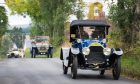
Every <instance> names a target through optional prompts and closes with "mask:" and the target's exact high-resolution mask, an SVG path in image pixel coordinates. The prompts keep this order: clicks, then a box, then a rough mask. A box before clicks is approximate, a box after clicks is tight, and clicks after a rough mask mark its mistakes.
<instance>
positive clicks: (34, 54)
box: [32, 49, 36, 58]
mask: <svg viewBox="0 0 140 84" xmlns="http://www.w3.org/2000/svg"><path fill="white" fill-rule="evenodd" d="M32 56H33V58H36V53H35V49H33V52H32Z"/></svg>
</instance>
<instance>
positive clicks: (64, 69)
mask: <svg viewBox="0 0 140 84" xmlns="http://www.w3.org/2000/svg"><path fill="white" fill-rule="evenodd" d="M67 72H68V67H66V66H65V65H64V63H63V74H67Z"/></svg>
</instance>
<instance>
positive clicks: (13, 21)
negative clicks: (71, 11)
mask: <svg viewBox="0 0 140 84" xmlns="http://www.w3.org/2000/svg"><path fill="white" fill-rule="evenodd" d="M83 1H84V2H85V3H87V4H89V3H93V2H96V1H98V2H102V3H103V4H104V7H103V11H104V12H105V14H106V15H108V10H109V8H108V2H104V0H83ZM111 1H112V0H109V3H111ZM114 1H115V2H116V0H114ZM1 3H4V0H0V6H4V7H5V8H6V11H7V15H8V22H9V25H11V26H17V25H28V24H30V23H31V19H30V17H29V16H26V18H24V17H23V16H21V15H17V14H16V15H11V14H10V13H11V11H10V9H9V8H8V7H7V6H6V5H5V4H1ZM87 12H88V8H85V13H87ZM85 19H86V17H85ZM72 20H76V17H75V16H73V15H71V16H70V22H71V21H72Z"/></svg>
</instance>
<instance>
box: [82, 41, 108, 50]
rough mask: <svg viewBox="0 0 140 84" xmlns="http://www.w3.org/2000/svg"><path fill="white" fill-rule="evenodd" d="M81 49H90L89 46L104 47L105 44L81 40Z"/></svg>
mask: <svg viewBox="0 0 140 84" xmlns="http://www.w3.org/2000/svg"><path fill="white" fill-rule="evenodd" d="M81 44H82V47H90V46H101V47H103V48H104V47H106V43H103V41H102V40H82V42H81Z"/></svg>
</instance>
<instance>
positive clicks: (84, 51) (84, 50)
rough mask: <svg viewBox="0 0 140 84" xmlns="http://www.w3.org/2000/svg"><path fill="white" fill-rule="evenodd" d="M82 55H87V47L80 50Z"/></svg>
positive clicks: (88, 50) (88, 51)
mask: <svg viewBox="0 0 140 84" xmlns="http://www.w3.org/2000/svg"><path fill="white" fill-rule="evenodd" d="M82 53H83V54H84V55H89V53H90V49H89V48H88V47H85V48H83V49H82Z"/></svg>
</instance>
